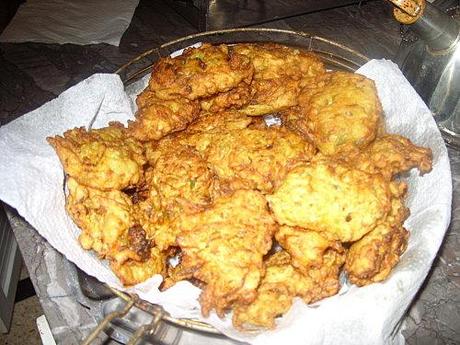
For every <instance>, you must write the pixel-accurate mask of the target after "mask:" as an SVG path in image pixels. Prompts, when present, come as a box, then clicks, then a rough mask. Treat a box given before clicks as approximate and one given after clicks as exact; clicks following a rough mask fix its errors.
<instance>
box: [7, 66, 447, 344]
mask: <svg viewBox="0 0 460 345" xmlns="http://www.w3.org/2000/svg"><path fill="white" fill-rule="evenodd" d="M359 73H362V74H364V75H366V76H368V77H369V78H371V79H374V80H375V82H376V85H377V89H378V92H379V96H380V98H381V101H382V105H383V109H384V112H385V120H386V124H387V129H388V132H390V133H400V134H403V135H405V136H407V137H409V138H410V139H411V140H412V141H414V142H415V143H416V144H419V145H423V146H428V147H430V148H431V149H432V150H433V154H434V167H433V171H432V172H431V173H429V174H426V175H425V176H423V177H419V176H418V173H417V172H416V171H412V172H411V173H410V176H409V179H408V182H409V198H408V200H407V204H408V206H409V207H410V209H411V216H410V218H409V219H408V220H407V222H406V227H407V228H408V229H409V230H410V231H411V236H410V239H409V246H408V248H407V251H406V252H405V253H404V255H403V256H402V258H401V261H400V263H399V264H398V266H397V267H396V268H395V269H394V271H393V272H392V274H391V276H390V277H389V279H387V280H386V281H385V282H383V283H378V284H372V285H369V286H366V287H362V288H357V287H356V286H348V285H346V286H344V287H343V288H342V290H341V291H340V293H339V294H338V295H336V296H333V297H330V298H327V299H324V300H322V301H320V302H318V303H315V304H314V305H310V306H307V305H305V304H304V303H303V302H302V301H301V300H300V299H298V300H296V301H295V303H294V305H293V307H292V308H291V310H290V311H289V312H288V313H287V314H286V315H285V316H284V317H283V318H281V319H280V320H279V322H278V326H277V328H276V329H275V330H272V331H265V332H262V333H258V334H243V333H240V332H238V331H236V330H235V329H233V327H232V326H231V321H230V318H227V319H226V320H220V319H219V318H218V317H217V316H216V315H215V314H211V316H210V317H209V318H208V319H206V320H205V321H207V322H209V323H211V324H212V325H214V326H215V327H216V328H218V329H219V330H221V331H222V332H224V333H225V334H227V335H228V336H230V337H233V338H235V339H239V340H242V341H247V342H250V343H252V344H261V345H262V344H264V345H265V344H280V343H281V342H284V343H289V344H291V345H295V344H345V345H346V344H350V345H351V344H353V345H359V344H366V345H367V344H376V345H378V344H402V343H403V342H404V339H403V337H402V335H401V334H400V332H399V330H398V328H397V327H398V325H399V321H400V320H401V317H402V316H403V314H404V312H405V310H406V308H407V307H408V305H409V303H410V301H411V300H412V298H413V296H414V295H415V293H416V291H417V290H418V288H419V287H420V285H421V283H422V282H423V280H424V278H425V276H426V274H427V272H428V270H429V268H430V266H431V264H432V261H433V259H434V257H435V255H436V252H437V250H438V248H439V246H440V244H441V241H442V238H443V236H444V233H445V231H446V229H447V226H448V224H449V221H450V212H451V198H452V184H451V175H450V165H449V160H448V156H447V150H446V147H445V145H444V142H443V140H442V138H441V135H440V133H439V131H438V129H437V127H436V124H435V122H434V120H433V118H432V116H431V113H430V111H429V110H428V109H427V107H426V105H425V104H424V103H423V101H422V100H421V99H420V97H419V96H418V95H417V94H416V92H415V91H414V90H413V89H412V87H411V86H410V84H409V83H408V82H407V80H406V79H405V78H404V77H403V75H402V74H401V72H400V71H399V69H398V68H397V66H396V65H394V64H393V63H392V62H390V61H385V60H373V61H371V62H369V63H367V64H366V65H364V66H363V67H362V68H361V69H360V70H359ZM145 82H146V79H144V81H143V83H144V84H145ZM144 84H142V82H140V83H138V84H137V85H133V86H131V87H129V88H128V91H130V92H131V93H133V92H134V93H135V92H138V91H139V90H141V89H142V87H143V85H144ZM131 96H132V95H131ZM133 110H134V107H133V106H132V102H131V101H130V98H129V97H128V95H127V94H126V93H125V91H124V89H123V85H122V83H121V81H120V80H119V78H118V76H116V75H108V74H98V75H94V76H92V77H90V78H88V79H86V80H84V81H82V82H81V83H79V84H78V85H76V86H74V87H72V88H71V89H69V90H67V91H66V92H64V93H63V94H61V95H60V96H59V97H58V98H57V99H55V100H53V101H51V102H49V103H47V104H45V105H43V106H42V107H40V108H39V109H37V110H35V111H32V112H30V113H28V114H27V115H24V116H23V117H21V118H19V119H18V120H16V121H13V122H12V123H10V124H8V125H6V126H3V127H1V128H0V157H2V163H1V164H0V165H1V168H2V169H1V171H0V198H1V199H2V200H3V201H5V202H6V203H8V204H10V205H11V206H13V207H15V208H16V209H17V210H18V212H19V213H20V214H21V215H22V216H23V217H24V218H25V219H26V220H27V221H29V222H30V224H31V225H32V226H34V227H35V228H36V229H37V230H38V232H39V233H40V234H41V235H42V236H43V237H45V238H46V239H47V240H48V241H49V242H50V244H51V245H52V246H54V247H55V248H56V249H57V250H59V251H60V252H62V253H63V254H64V255H65V256H66V257H67V258H68V259H69V260H71V261H73V262H74V263H76V264H77V266H79V267H80V268H81V269H82V270H84V271H85V272H86V273H88V274H90V275H93V276H95V277H97V278H98V279H99V280H101V281H103V282H106V283H108V284H110V285H112V286H114V287H116V288H121V286H120V283H119V281H118V280H117V278H116V277H115V275H114V274H113V273H112V272H111V271H110V269H109V268H108V267H107V265H106V263H104V262H103V261H100V260H99V259H98V258H97V257H96V256H95V255H94V254H92V253H90V252H86V251H84V250H83V249H81V247H80V246H79V244H78V242H77V236H78V233H79V230H78V228H77V227H76V226H75V225H74V224H73V222H72V221H71V219H70V218H69V217H68V216H67V214H66V213H65V210H64V193H63V186H62V185H63V172H62V167H61V165H60V163H59V160H58V158H57V156H56V154H55V153H54V150H53V149H52V148H51V146H49V145H48V144H47V142H46V141H45V138H46V137H47V136H53V135H56V134H62V133H63V132H64V131H65V130H66V129H69V128H73V127H76V126H87V125H88V124H89V123H90V122H91V120H92V119H93V118H94V116H95V115H96V113H98V114H97V117H96V121H95V123H94V127H101V126H104V125H106V124H107V123H108V121H109V120H118V121H121V122H124V123H125V122H126V120H127V119H128V118H132V117H133ZM160 282H161V278H160V277H159V276H155V277H153V278H151V279H150V280H148V281H146V282H144V283H142V284H139V285H137V286H135V287H133V288H131V290H132V291H135V292H136V293H138V294H139V295H140V297H142V298H144V299H146V300H148V301H150V302H152V303H158V304H161V305H162V306H163V307H164V308H165V309H166V310H167V311H168V312H170V313H171V315H172V316H174V317H193V318H198V319H202V317H201V315H200V306H199V303H198V301H197V297H198V295H199V293H200V290H199V289H198V288H196V287H194V286H193V285H191V284H190V283H188V282H180V283H178V284H176V285H175V286H174V287H172V288H171V289H169V290H167V291H166V292H163V293H160V292H159V291H158V290H157V287H158V285H159V284H160Z"/></svg>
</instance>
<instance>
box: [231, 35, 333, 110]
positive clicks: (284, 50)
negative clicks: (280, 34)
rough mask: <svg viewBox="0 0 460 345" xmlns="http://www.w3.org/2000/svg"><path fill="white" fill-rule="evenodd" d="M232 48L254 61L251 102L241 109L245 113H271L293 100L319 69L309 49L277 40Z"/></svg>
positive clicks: (321, 66) (319, 66) (287, 105)
mask: <svg viewBox="0 0 460 345" xmlns="http://www.w3.org/2000/svg"><path fill="white" fill-rule="evenodd" d="M235 51H236V52H238V53H240V54H243V55H246V56H248V57H249V58H250V59H251V61H252V63H253V64H254V69H255V72H254V78H253V81H252V83H251V93H252V100H251V102H250V103H249V104H248V105H247V106H246V107H244V108H243V109H241V112H242V113H244V114H246V115H251V116H257V115H264V114H268V113H275V112H278V111H281V110H284V109H287V108H289V107H292V106H295V105H296V104H297V97H298V95H299V92H300V90H301V88H302V87H303V86H305V85H307V84H309V83H310V82H311V80H312V79H313V78H314V77H316V76H318V75H321V74H323V73H325V68H324V65H323V63H322V62H321V60H320V59H318V58H317V57H316V56H314V55H313V54H311V53H308V52H304V51H301V50H299V49H293V48H289V47H285V46H280V45H277V44H239V45H237V46H235Z"/></svg>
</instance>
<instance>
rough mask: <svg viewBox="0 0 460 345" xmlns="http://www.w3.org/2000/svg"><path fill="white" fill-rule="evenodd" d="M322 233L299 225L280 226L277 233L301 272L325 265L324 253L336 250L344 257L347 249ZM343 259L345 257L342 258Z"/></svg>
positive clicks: (276, 236) (276, 235)
mask: <svg viewBox="0 0 460 345" xmlns="http://www.w3.org/2000/svg"><path fill="white" fill-rule="evenodd" d="M325 236H327V233H325V234H321V233H319V232H317V231H311V230H307V229H302V228H298V227H291V226H286V225H283V226H280V228H279V229H278V231H277V232H276V234H275V238H276V240H277V241H278V243H279V244H280V245H281V246H282V247H283V248H284V249H285V250H286V251H287V252H288V253H289V254H290V255H291V259H292V265H293V266H294V267H295V268H296V269H298V270H299V271H300V272H306V273H307V272H308V271H309V270H310V269H311V268H319V267H321V266H324V260H323V259H324V254H325V253H326V252H327V251H335V252H336V255H341V256H343V258H344V253H345V250H344V248H343V247H342V244H341V243H340V242H339V241H336V240H330V239H327V238H326V237H325ZM342 261H343V259H342Z"/></svg>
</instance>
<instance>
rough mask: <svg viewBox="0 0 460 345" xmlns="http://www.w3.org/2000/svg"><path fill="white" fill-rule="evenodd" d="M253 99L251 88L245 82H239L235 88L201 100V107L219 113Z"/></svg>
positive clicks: (237, 107) (239, 106)
mask: <svg viewBox="0 0 460 345" xmlns="http://www.w3.org/2000/svg"><path fill="white" fill-rule="evenodd" d="M250 100H251V89H250V87H249V84H247V83H245V82H241V83H239V84H238V85H237V86H236V87H235V88H233V89H231V90H229V91H227V92H221V93H218V94H216V95H214V96H211V97H208V98H205V99H203V100H202V101H201V109H203V110H205V111H209V112H212V113H218V112H221V111H224V110H228V109H239V108H241V107H243V106H244V105H246V104H248V103H249V101H250Z"/></svg>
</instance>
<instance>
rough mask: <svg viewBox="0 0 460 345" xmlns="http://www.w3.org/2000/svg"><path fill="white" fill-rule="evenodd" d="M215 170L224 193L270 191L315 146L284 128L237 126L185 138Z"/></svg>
mask: <svg viewBox="0 0 460 345" xmlns="http://www.w3.org/2000/svg"><path fill="white" fill-rule="evenodd" d="M188 143H189V144H190V145H193V146H195V147H196V148H197V150H198V151H200V153H201V154H202V155H203V157H205V159H206V160H207V161H208V162H209V164H210V165H211V166H212V167H213V169H214V170H215V172H216V174H217V176H218V177H219V180H220V187H221V188H222V192H223V193H224V194H225V193H226V192H228V191H233V190H237V189H257V190H259V191H262V192H263V193H269V192H271V191H272V190H273V188H274V187H275V186H277V184H278V183H279V182H280V181H281V180H282V179H283V178H284V176H285V174H286V172H287V170H288V169H289V168H290V167H292V166H293V165H294V164H296V163H298V162H299V161H309V160H310V159H311V158H312V157H313V155H314V154H315V149H314V147H313V146H312V145H311V144H309V143H308V142H307V141H305V140H303V139H302V138H301V137H300V136H298V135H296V134H295V133H293V132H290V131H288V130H286V129H285V128H266V129H248V128H244V129H240V130H233V131H228V132H212V133H204V135H195V136H193V137H192V138H191V140H189V141H188Z"/></svg>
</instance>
